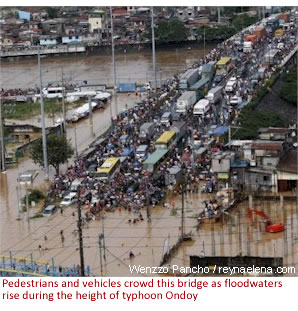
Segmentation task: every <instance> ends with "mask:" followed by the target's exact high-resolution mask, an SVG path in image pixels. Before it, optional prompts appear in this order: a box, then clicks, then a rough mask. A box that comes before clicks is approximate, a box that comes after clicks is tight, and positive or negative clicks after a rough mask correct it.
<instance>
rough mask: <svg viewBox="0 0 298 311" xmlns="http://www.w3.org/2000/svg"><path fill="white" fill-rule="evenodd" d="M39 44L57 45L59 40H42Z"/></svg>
mask: <svg viewBox="0 0 298 311" xmlns="http://www.w3.org/2000/svg"><path fill="white" fill-rule="evenodd" d="M39 44H40V45H56V44H57V40H56V39H40V40H39Z"/></svg>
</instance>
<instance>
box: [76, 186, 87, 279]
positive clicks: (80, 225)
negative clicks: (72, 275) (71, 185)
mask: <svg viewBox="0 0 298 311" xmlns="http://www.w3.org/2000/svg"><path fill="white" fill-rule="evenodd" d="M80 192H81V189H80V187H79V188H78V193H77V195H78V233H79V246H80V264H81V267H80V268H81V276H85V264H84V248H83V232H82V215H81V200H80Z"/></svg>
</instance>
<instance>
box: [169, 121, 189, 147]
mask: <svg viewBox="0 0 298 311" xmlns="http://www.w3.org/2000/svg"><path fill="white" fill-rule="evenodd" d="M186 129H187V127H186V123H185V122H183V121H178V122H174V123H173V125H172V126H171V131H175V132H176V142H179V141H180V139H181V138H182V137H183V136H185V134H186Z"/></svg>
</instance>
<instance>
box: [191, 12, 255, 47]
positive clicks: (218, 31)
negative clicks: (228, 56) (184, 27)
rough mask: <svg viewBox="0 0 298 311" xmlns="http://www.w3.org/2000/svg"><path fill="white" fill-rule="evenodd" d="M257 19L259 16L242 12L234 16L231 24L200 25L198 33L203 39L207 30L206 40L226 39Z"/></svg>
mask: <svg viewBox="0 0 298 311" xmlns="http://www.w3.org/2000/svg"><path fill="white" fill-rule="evenodd" d="M233 9H234V8H233ZM234 12H235V11H233V14H234ZM231 14H232V13H231ZM233 14H232V15H233ZM232 15H231V16H232ZM228 16H229V15H228ZM257 20H258V17H257V16H249V15H247V14H242V15H238V16H236V17H234V18H233V19H232V22H231V24H230V25H218V26H216V27H210V26H200V27H198V28H197V35H198V36H199V37H200V38H201V39H203V38H204V31H205V40H206V41H213V40H226V39H228V38H230V37H231V36H233V35H234V34H236V33H237V32H239V31H240V30H241V29H243V28H246V27H248V26H249V25H252V24H254V23H256V22H257Z"/></svg>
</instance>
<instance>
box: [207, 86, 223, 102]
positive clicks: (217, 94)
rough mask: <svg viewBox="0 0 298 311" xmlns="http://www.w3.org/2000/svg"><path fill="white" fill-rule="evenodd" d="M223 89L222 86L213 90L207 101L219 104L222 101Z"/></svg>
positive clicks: (209, 93)
mask: <svg viewBox="0 0 298 311" xmlns="http://www.w3.org/2000/svg"><path fill="white" fill-rule="evenodd" d="M222 89H223V87H222V86H217V87H214V88H212V89H211V90H210V91H209V92H208V94H207V95H206V99H208V100H209V101H210V103H212V104H215V103H217V102H218V101H219V100H220V99H221V95H222Z"/></svg>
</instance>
